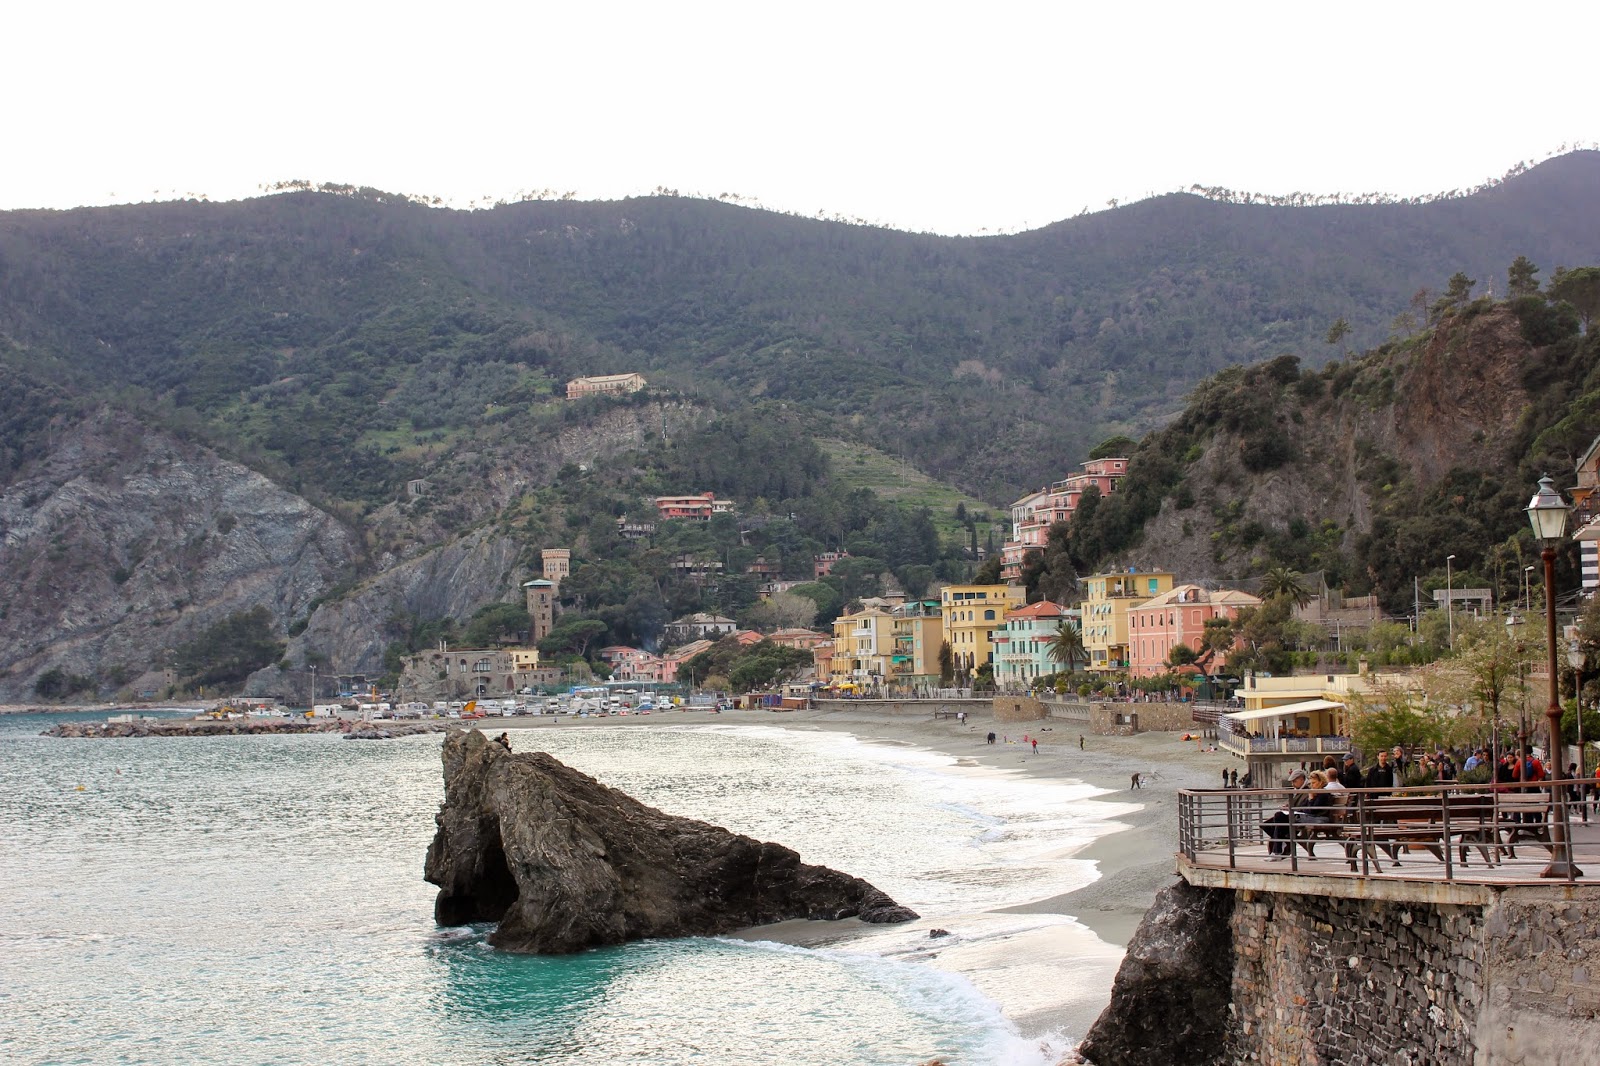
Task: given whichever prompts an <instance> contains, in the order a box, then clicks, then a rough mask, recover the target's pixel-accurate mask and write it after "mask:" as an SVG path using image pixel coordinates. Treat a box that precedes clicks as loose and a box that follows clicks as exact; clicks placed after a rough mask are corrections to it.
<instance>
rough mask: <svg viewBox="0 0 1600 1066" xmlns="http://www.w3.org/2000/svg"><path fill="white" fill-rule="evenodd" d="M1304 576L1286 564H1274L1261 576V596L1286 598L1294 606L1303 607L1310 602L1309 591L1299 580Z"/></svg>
mask: <svg viewBox="0 0 1600 1066" xmlns="http://www.w3.org/2000/svg"><path fill="white" fill-rule="evenodd" d="M1304 576H1305V575H1304V574H1302V573H1300V571H1298V570H1291V569H1289V568H1288V567H1287V566H1274V567H1273V568H1272V569H1270V570H1268V571H1267V572H1266V574H1264V575H1263V576H1262V578H1261V598H1262V599H1264V600H1276V599H1286V600H1289V601H1290V602H1291V603H1293V604H1294V605H1295V606H1296V607H1304V606H1305V605H1306V604H1308V603H1310V602H1311V592H1310V590H1309V589H1307V588H1306V586H1305V584H1304V582H1302V581H1301V580H1300V579H1301V578H1302V577H1304Z"/></svg>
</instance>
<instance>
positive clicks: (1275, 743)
mask: <svg viewBox="0 0 1600 1066" xmlns="http://www.w3.org/2000/svg"><path fill="white" fill-rule="evenodd" d="M1217 746H1218V747H1220V748H1222V749H1223V750H1224V751H1231V752H1233V753H1234V754H1235V755H1273V754H1277V755H1339V754H1342V753H1344V752H1347V751H1350V750H1352V747H1351V740H1350V738H1349V737H1339V736H1317V737H1243V736H1240V735H1239V734H1237V733H1230V732H1228V731H1226V730H1220V731H1219V732H1218V734H1217Z"/></svg>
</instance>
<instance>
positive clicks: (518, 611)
mask: <svg viewBox="0 0 1600 1066" xmlns="http://www.w3.org/2000/svg"><path fill="white" fill-rule="evenodd" d="M528 627H529V618H528V609H527V607H526V606H525V605H524V604H520V603H491V604H489V605H488V606H486V607H482V608H479V609H478V611H477V613H476V614H474V615H473V616H472V621H471V622H470V623H469V624H468V625H467V631H466V633H465V634H464V635H463V637H462V640H463V641H464V642H465V643H466V645H467V647H469V648H487V647H491V646H492V645H495V644H499V643H500V642H501V641H503V640H521V639H522V638H523V637H524V636H526V635H527V632H528Z"/></svg>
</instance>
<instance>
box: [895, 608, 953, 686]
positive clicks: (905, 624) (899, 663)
mask: <svg viewBox="0 0 1600 1066" xmlns="http://www.w3.org/2000/svg"><path fill="white" fill-rule="evenodd" d="M890 613H891V614H892V615H893V616H894V627H893V628H894V649H893V652H892V654H891V655H890V656H889V677H890V681H891V682H892V683H893V684H894V685H895V686H896V687H897V688H917V687H926V686H932V685H937V684H938V683H939V648H940V646H941V645H942V644H944V614H943V612H942V611H940V610H939V601H938V600H912V601H911V602H909V603H902V604H900V605H899V606H897V607H895V608H894V609H893V610H892V611H891V612H890Z"/></svg>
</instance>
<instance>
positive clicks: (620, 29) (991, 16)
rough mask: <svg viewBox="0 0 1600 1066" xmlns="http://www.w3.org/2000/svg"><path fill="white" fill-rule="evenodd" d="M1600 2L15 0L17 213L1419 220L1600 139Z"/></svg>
mask: <svg viewBox="0 0 1600 1066" xmlns="http://www.w3.org/2000/svg"><path fill="white" fill-rule="evenodd" d="M1597 31H1600V3H1593V2H1572V0H1554V2H1546V3H1541V4H1538V5H1533V6H1530V7H1524V8H1518V7H1517V6H1516V5H1508V4H1504V3H1501V4H1495V5H1488V4H1484V5H1482V6H1481V7H1476V6H1475V5H1473V4H1471V3H1463V2H1459V0H1458V2H1455V3H1448V4H1446V3H1420V2H1410V0H1388V2H1385V3H1366V2H1359V3H1341V4H1303V3H1293V2H1283V0H1279V2H1275V3H1261V4H1227V3H1213V4H1201V3H1170V4H1168V3H1141V4H1133V3H1104V2H1098V3H1092V4H1089V3H1083V4H1080V3H1069V2H1058V3H1006V2H1001V0H993V2H989V3H979V2H972V0H969V2H967V3H963V4H959V5H957V4H944V3H933V2H926V0H924V2H920V3H898V2H895V3H885V2H874V0H855V2H852V3H836V2H832V0H816V2H811V3H807V4H777V3H761V2H759V0H756V2H745V3H723V2H694V0H686V2H680V3H676V4H672V3H659V2H657V3H616V2H599V0H568V2H565V3H561V4H553V3H547V2H545V0H524V2H521V3H490V2H483V0H461V2H457V3H453V4H451V3H445V4H432V5H427V6H422V5H408V4H405V3H395V2H388V3H371V2H365V0H363V2H345V0H316V2H307V0H281V2H278V3H273V4H266V5H245V4H227V3H218V2H217V0H207V2H205V3H200V2H180V0H153V2H147V3H139V2H137V0H127V2H123V3H116V4H110V3H106V4H91V3H74V2H71V0H56V2H53V3H23V2H20V0H19V2H15V3H10V4H7V5H5V7H4V10H3V13H0V40H3V41H4V42H5V47H4V50H3V56H4V58H3V61H0V99H3V100H4V101H5V105H4V116H5V117H4V119H3V121H0V145H3V152H4V155H3V157H0V158H3V163H0V208H14V207H68V206H73V205H77V204H86V203H87V204H100V203H123V202H131V201H142V200H151V199H171V198H173V197H174V196H179V195H185V194H190V193H194V194H201V193H203V194H206V195H209V196H210V197H212V198H213V199H222V198H234V197H240V196H248V195H252V194H253V193H255V192H257V191H258V189H259V187H260V186H261V185H262V184H264V183H269V182H273V181H278V180H283V179H290V178H306V179H310V180H312V181H338V182H348V183H352V184H360V185H371V186H376V187H378V188H382V189H388V190H391V191H396V192H411V193H426V194H430V195H439V196H444V197H446V198H447V199H450V200H451V201H453V202H455V203H457V204H459V205H462V206H465V205H466V204H467V203H468V202H469V201H473V200H477V199H480V198H488V199H490V200H492V199H495V198H500V197H505V198H514V197H515V196H516V195H518V194H519V193H520V192H522V191H523V190H534V189H544V188H551V189H556V190H574V191H576V192H577V193H578V195H579V196H580V197H582V198H584V199H597V198H613V197H621V196H626V195H630V194H637V193H646V192H649V191H650V190H652V189H654V188H655V187H657V186H666V187H669V188H674V189H678V190H680V191H682V192H685V193H691V192H692V193H701V194H707V195H716V194H718V193H723V192H731V193H738V194H740V195H742V196H744V197H747V198H751V199H754V200H757V201H759V202H760V203H762V204H764V205H765V206H768V207H773V208H778V209H782V210H788V211H795V212H798V213H801V214H815V213H817V212H818V211H826V212H828V213H830V214H838V215H843V216H847V217H860V218H865V219H868V220H870V221H874V222H882V223H886V224H890V225H894V226H898V227H901V228H905V229H926V230H933V231H937V232H941V233H976V232H982V231H986V230H991V231H992V230H1009V229H1019V228H1031V227H1035V226H1040V225H1045V224H1047V223H1049V222H1052V221H1055V220H1057V219H1060V218H1065V217H1067V216H1070V215H1074V214H1076V213H1078V211H1079V210H1081V209H1082V208H1084V207H1086V206H1087V207H1089V208H1091V209H1093V210H1099V209H1102V208H1103V207H1104V206H1105V205H1106V201H1107V200H1109V199H1111V198H1113V197H1115V198H1118V199H1121V200H1124V201H1126V200H1129V199H1135V198H1138V197H1141V196H1143V195H1146V194H1147V193H1151V192H1163V191H1169V190H1171V189H1174V188H1179V187H1184V186H1187V185H1189V184H1190V183H1192V182H1199V183H1201V184H1206V185H1226V186H1229V187H1232V188H1236V189H1251V190H1255V191H1261V192H1271V193H1285V192H1291V191H1296V190H1303V191H1315V192H1336V191H1345V192H1364V191H1374V190H1381V191H1386V192H1392V193H1395V194H1398V195H1411V194H1415V193H1423V192H1434V191H1438V190H1441V189H1449V188H1455V187H1465V186H1469V185H1474V184H1477V183H1478V182H1480V181H1482V180H1484V179H1485V178H1489V177H1493V176H1497V175H1499V174H1501V173H1503V172H1504V171H1505V170H1506V169H1507V167H1509V166H1510V165H1511V164H1513V163H1515V162H1517V161H1518V160H1524V159H1540V158H1543V157H1545V156H1546V155H1548V154H1549V153H1550V152H1551V151H1552V150H1553V149H1555V148H1556V147H1557V146H1559V145H1561V144H1563V143H1572V142H1585V143H1587V142H1593V141H1595V140H1596V139H1600V111H1597V110H1596V109H1595V107H1594V103H1593V102H1594V100H1595V98H1596V97H1595V92H1594V90H1593V88H1592V78H1593V75H1592V72H1591V71H1590V70H1589V67H1590V66H1591V60H1592V57H1593V54H1594V49H1595V45H1596V42H1597V40H1600V33H1597Z"/></svg>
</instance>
